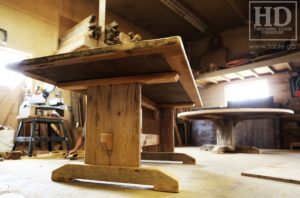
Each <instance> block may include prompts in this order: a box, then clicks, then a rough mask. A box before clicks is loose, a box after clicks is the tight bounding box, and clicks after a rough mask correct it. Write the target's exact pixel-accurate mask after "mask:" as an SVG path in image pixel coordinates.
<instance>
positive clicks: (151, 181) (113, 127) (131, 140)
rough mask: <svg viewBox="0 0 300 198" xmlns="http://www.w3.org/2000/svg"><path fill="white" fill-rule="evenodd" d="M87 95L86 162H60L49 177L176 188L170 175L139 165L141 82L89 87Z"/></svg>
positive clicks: (157, 187) (174, 189) (158, 188)
mask: <svg viewBox="0 0 300 198" xmlns="http://www.w3.org/2000/svg"><path fill="white" fill-rule="evenodd" d="M87 99H88V101H87V122H86V126H87V131H86V139H85V163H86V164H85V165H66V166H63V167H61V168H59V169H57V170H55V171H53V173H52V180H54V181H69V180H72V179H91V180H101V181H112V182H128V183H134V184H147V185H153V186H154V189H155V190H158V191H168V192H178V189H179V187H178V182H177V181H176V180H175V179H173V178H172V177H170V176H168V175H166V174H164V173H162V172H160V171H158V170H153V169H146V168H140V159H141V151H140V148H141V147H140V135H141V124H142V123H141V85H139V84H122V85H107V86H94V87H89V88H88V90H87ZM87 164H89V165H87ZM161 181H164V182H161Z"/></svg>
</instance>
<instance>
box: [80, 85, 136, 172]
mask: <svg viewBox="0 0 300 198" xmlns="http://www.w3.org/2000/svg"><path fill="white" fill-rule="evenodd" d="M87 97H88V102H87V104H88V105H87V133H86V146H85V150H86V156H85V163H86V164H95V165H113V166H125V167H138V166H140V134H141V85H138V84H123V85H111V86H95V87H89V88H88V90H87ZM101 133H112V135H113V143H112V144H113V145H112V151H111V152H109V151H107V150H105V148H103V147H102V146H101V143H100V142H101Z"/></svg>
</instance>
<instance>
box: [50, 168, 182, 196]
mask: <svg viewBox="0 0 300 198" xmlns="http://www.w3.org/2000/svg"><path fill="white" fill-rule="evenodd" d="M51 179H52V181H56V182H71V181H73V180H74V179H87V180H97V181H108V182H122V183H133V184H143V185H152V186H153V190H156V191H164V192H174V193H177V192H179V184H178V181H177V180H176V179H174V177H172V176H170V175H169V174H166V173H164V172H161V171H159V170H157V169H149V168H138V167H119V166H96V165H88V164H85V165H80V164H67V165H64V166H62V167H60V168H58V169H56V170H54V171H53V172H52V177H51Z"/></svg>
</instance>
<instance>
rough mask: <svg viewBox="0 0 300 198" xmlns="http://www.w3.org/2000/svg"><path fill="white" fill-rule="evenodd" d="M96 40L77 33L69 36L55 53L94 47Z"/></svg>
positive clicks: (96, 43)
mask: <svg viewBox="0 0 300 198" xmlns="http://www.w3.org/2000/svg"><path fill="white" fill-rule="evenodd" d="M97 45H98V41H97V40H95V39H94V38H92V37H90V36H89V35H87V34H83V35H79V37H75V38H71V40H70V41H69V40H68V41H67V42H66V43H65V44H64V43H63V44H62V45H61V46H60V48H59V49H58V50H57V51H56V52H55V53H56V54H63V53H68V52H73V51H76V50H77V51H78V50H79V49H80V50H84V49H91V48H96V47H97Z"/></svg>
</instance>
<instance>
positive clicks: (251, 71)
mask: <svg viewBox="0 0 300 198" xmlns="http://www.w3.org/2000/svg"><path fill="white" fill-rule="evenodd" d="M249 71H250V73H251V74H252V75H253V76H255V77H256V78H258V77H259V75H258V74H257V73H256V72H255V71H254V70H253V69H250V70H249Z"/></svg>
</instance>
